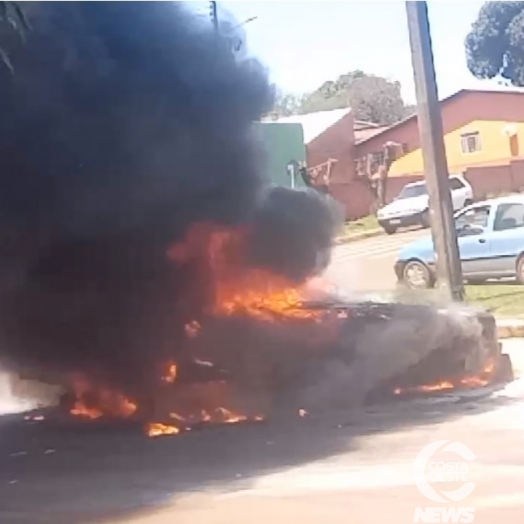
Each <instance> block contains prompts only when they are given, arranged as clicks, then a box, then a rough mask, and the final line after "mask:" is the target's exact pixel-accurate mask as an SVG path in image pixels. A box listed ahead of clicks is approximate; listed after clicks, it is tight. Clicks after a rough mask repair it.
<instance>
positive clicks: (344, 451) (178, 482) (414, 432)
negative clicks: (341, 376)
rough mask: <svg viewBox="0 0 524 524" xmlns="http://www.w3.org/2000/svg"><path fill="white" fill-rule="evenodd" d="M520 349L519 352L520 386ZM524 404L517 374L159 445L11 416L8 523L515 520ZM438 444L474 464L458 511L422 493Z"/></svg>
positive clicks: (6, 427)
mask: <svg viewBox="0 0 524 524" xmlns="http://www.w3.org/2000/svg"><path fill="white" fill-rule="evenodd" d="M523 344H524V343H523V342H520V344H519V345H518V346H517V347H514V348H513V357H514V363H515V364H516V367H517V368H518V369H517V374H518V376H522V372H523V371H524V362H523V359H524V345H523ZM523 400H524V380H523V379H520V378H519V379H518V380H516V381H515V382H513V383H512V384H510V385H508V386H506V387H505V388H503V389H500V390H499V391H496V390H490V389H481V390H476V391H474V392H473V393H469V394H466V393H461V394H458V393H456V394H450V395H446V396H440V397H438V398H433V399H431V400H428V399H425V400H420V399H419V400H411V401H403V402H394V403H391V404H388V405H384V406H381V407H377V406H375V407H373V408H368V409H363V410H358V411H354V412H339V413H330V414H323V415H315V414H311V415H310V416H309V417H305V418H303V419H301V418H299V417H293V418H291V419H290V420H289V421H287V422H284V423H280V424H271V423H261V424H258V425H244V426H236V427H235V426H229V427H222V428H215V429H211V430H207V431H201V432H193V433H187V434H185V435H181V436H176V437H166V438H160V439H146V438H145V437H143V436H141V435H140V434H139V432H135V431H132V430H130V429H129V428H113V429H111V430H108V429H107V428H106V429H103V428H97V427H96V425H94V426H93V425H91V426H88V427H84V428H71V427H63V428H59V427H58V428H57V427H56V426H52V427H50V426H46V425H45V423H40V422H34V423H32V422H26V421H23V420H22V418H21V417H20V416H18V418H16V416H13V417H12V418H8V419H5V418H4V419H3V420H2V421H0V426H1V427H0V441H1V443H2V445H1V446H0V450H1V453H0V487H1V489H0V522H2V524H18V523H23V524H26V523H27V524H51V523H52V524H56V523H60V524H76V523H78V524H80V523H95V522H96V523H111V524H116V523H120V522H122V523H123V522H125V523H127V524H168V523H169V524H170V523H172V522H176V523H177V524H193V523H195V522H198V523H202V524H267V523H268V522H289V523H297V524H298V523H300V524H318V522H323V523H326V524H346V523H347V522H351V523H352V524H369V523H375V522H388V524H406V523H410V522H413V516H414V512H415V508H417V507H420V508H426V507H435V506H440V507H445V508H449V507H451V506H454V507H463V506H465V507H474V508H475V520H474V522H475V523H478V524H492V523H493V522H496V521H497V520H501V521H504V522H505V523H508V524H520V522H522V517H523V516H524V483H523V482H522V478H524V446H522V439H523V435H524V409H523ZM437 440H450V441H459V442H461V443H463V444H464V445H466V446H467V447H469V448H470V450H471V451H472V452H473V454H474V455H475V458H474V460H472V461H470V462H468V463H467V469H468V471H467V476H468V477H467V479H466V480H467V481H468V482H474V483H475V484H476V487H475V488H474V490H473V493H472V494H470V495H469V496H468V497H467V499H465V500H463V501H462V502H459V503H451V504H438V503H435V502H432V501H431V500H428V499H427V498H425V497H424V496H423V495H422V494H421V492H420V491H419V490H418V488H417V487H416V485H415V483H414V478H413V465H414V461H415V459H416V457H417V455H418V453H419V452H420V451H421V450H422V448H424V447H425V446H427V445H428V444H430V443H433V442H435V441H437ZM446 460H447V461H449V460H454V461H456V460H457V457H456V455H453V456H452V457H449V456H448V457H447V458H446ZM459 484H460V485H462V484H463V481H461V483H459ZM432 486H435V485H433V484H432ZM440 486H443V487H444V488H445V489H448V490H449V489H455V488H456V487H457V486H456V483H453V486H448V484H446V485H440ZM435 489H437V490H438V492H439V493H440V492H441V491H442V488H441V487H439V486H436V487H435ZM433 522H435V521H433Z"/></svg>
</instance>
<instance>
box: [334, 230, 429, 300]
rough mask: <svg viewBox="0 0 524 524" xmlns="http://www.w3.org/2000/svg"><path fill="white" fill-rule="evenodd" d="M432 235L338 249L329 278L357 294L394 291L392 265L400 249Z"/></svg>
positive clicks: (385, 239) (384, 239) (410, 233)
mask: <svg viewBox="0 0 524 524" xmlns="http://www.w3.org/2000/svg"><path fill="white" fill-rule="evenodd" d="M429 234H430V232H429V230H420V229H419V230H415V231H406V232H400V233H397V234H395V235H391V236H379V237H374V238H367V239H364V240H359V241H357V242H351V243H349V244H342V245H340V246H337V247H336V248H335V249H334V252H333V257H332V263H331V265H330V267H329V268H328V270H327V273H326V276H327V277H328V278H329V279H331V280H333V281H335V282H336V283H337V284H339V285H340V286H342V287H344V288H345V289H347V290H349V291H354V292H358V293H374V292H377V291H389V290H392V289H394V287H395V284H396V282H397V279H396V276H395V273H394V271H393V265H394V264H395V261H396V260H397V256H398V253H399V251H400V249H401V248H402V247H403V246H404V245H406V244H408V243H409V242H412V241H413V240H416V239H417V238H421V237H423V236H427V235H429Z"/></svg>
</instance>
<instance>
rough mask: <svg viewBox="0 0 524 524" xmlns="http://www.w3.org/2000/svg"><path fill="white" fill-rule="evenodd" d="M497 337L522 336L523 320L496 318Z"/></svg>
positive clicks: (523, 331) (523, 333)
mask: <svg viewBox="0 0 524 524" xmlns="http://www.w3.org/2000/svg"><path fill="white" fill-rule="evenodd" d="M497 335H498V337H499V339H505V338H517V337H524V320H521V319H518V318H500V319H497Z"/></svg>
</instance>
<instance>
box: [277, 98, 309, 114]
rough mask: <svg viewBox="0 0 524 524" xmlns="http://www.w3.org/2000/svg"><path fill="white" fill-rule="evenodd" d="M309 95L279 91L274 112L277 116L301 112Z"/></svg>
mask: <svg viewBox="0 0 524 524" xmlns="http://www.w3.org/2000/svg"><path fill="white" fill-rule="evenodd" d="M306 97H307V95H299V94H295V93H282V92H280V93H278V94H277V96H276V100H275V106H274V108H273V111H272V114H273V115H275V116H277V117H282V116H291V115H297V114H300V113H301V107H302V104H303V103H304V99H305V98H306Z"/></svg>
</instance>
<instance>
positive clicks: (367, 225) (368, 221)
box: [343, 215, 380, 235]
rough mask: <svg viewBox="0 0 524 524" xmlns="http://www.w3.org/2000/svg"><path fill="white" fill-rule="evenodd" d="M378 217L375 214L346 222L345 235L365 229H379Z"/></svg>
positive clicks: (361, 231)
mask: <svg viewBox="0 0 524 524" xmlns="http://www.w3.org/2000/svg"><path fill="white" fill-rule="evenodd" d="M379 227H380V226H379V225H378V221H377V217H376V216H375V215H368V216H365V217H362V218H359V219H358V220H352V221H351V222H346V223H345V224H344V231H343V234H344V235H355V234H357V233H363V232H364V231H371V230H373V229H378V228H379Z"/></svg>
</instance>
